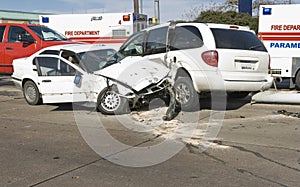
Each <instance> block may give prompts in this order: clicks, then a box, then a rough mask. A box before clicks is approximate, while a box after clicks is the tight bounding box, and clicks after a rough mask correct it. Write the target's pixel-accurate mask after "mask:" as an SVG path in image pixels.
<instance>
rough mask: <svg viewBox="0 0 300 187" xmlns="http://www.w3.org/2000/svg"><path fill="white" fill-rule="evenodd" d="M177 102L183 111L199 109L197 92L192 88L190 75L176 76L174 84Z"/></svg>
mask: <svg viewBox="0 0 300 187" xmlns="http://www.w3.org/2000/svg"><path fill="white" fill-rule="evenodd" d="M174 88H175V96H176V100H177V102H179V104H180V106H181V110H183V111H196V110H199V109H200V102H199V94H198V93H197V92H196V90H195V89H194V86H193V83H192V80H191V78H190V77H188V76H185V77H178V78H177V79H176V81H175V84H174Z"/></svg>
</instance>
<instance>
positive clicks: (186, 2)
mask: <svg viewBox="0 0 300 187" xmlns="http://www.w3.org/2000/svg"><path fill="white" fill-rule="evenodd" d="M211 2H212V3H224V2H226V0H160V16H161V21H162V22H165V21H168V20H176V19H185V17H184V15H185V13H186V12H188V11H190V10H192V7H195V6H198V7H199V6H203V5H204V6H205V5H206V4H209V3H211ZM292 2H293V3H300V0H292ZM153 7H154V0H143V13H145V14H147V15H148V16H149V17H152V16H153V14H154V9H153ZM0 9H2V10H16V11H29V12H31V11H32V12H42V13H62V14H63V13H68V14H69V13H96V12H131V11H133V0H51V1H47V0H46V1H41V0H21V1H20V0H18V1H17V0H10V1H8V0H5V1H4V0H2V3H1V6H0Z"/></svg>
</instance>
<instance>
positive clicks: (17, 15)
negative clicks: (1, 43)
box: [0, 10, 49, 24]
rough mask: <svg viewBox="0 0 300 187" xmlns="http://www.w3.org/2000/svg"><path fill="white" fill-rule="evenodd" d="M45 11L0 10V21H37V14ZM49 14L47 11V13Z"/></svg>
mask: <svg viewBox="0 0 300 187" xmlns="http://www.w3.org/2000/svg"><path fill="white" fill-rule="evenodd" d="M40 14H45V13H38V12H22V11H13V10H0V23H36V24H38V23H39V15H40ZM47 14H49V13H47Z"/></svg>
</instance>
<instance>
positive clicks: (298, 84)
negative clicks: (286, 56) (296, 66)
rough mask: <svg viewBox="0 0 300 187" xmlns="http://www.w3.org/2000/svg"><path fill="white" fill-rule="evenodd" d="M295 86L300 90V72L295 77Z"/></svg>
mask: <svg viewBox="0 0 300 187" xmlns="http://www.w3.org/2000/svg"><path fill="white" fill-rule="evenodd" d="M295 85H296V89H297V90H300V70H299V71H298V73H297V75H296V77H295Z"/></svg>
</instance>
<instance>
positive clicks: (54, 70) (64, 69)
mask: <svg viewBox="0 0 300 187" xmlns="http://www.w3.org/2000/svg"><path fill="white" fill-rule="evenodd" d="M34 61H35V64H36V65H37V67H38V73H39V76H75V73H76V70H75V68H73V67H72V66H70V65H69V64H67V63H66V62H64V61H62V60H60V59H59V58H55V57H37V58H35V59H34Z"/></svg>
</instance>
